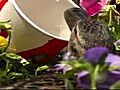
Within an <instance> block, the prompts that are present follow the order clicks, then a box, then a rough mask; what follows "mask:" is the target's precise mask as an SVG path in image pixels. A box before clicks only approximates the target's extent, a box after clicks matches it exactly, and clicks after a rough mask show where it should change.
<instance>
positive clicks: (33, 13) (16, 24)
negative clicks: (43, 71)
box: [0, 0, 78, 56]
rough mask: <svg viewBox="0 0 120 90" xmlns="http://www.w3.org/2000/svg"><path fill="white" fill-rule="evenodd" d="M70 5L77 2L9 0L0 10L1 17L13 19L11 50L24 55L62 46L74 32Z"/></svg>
mask: <svg viewBox="0 0 120 90" xmlns="http://www.w3.org/2000/svg"><path fill="white" fill-rule="evenodd" d="M71 7H78V6H77V5H76V4H75V3H74V2H73V1H72V0H8V2H7V3H6V4H5V5H4V7H3V8H2V10H1V12H0V20H11V24H12V25H13V28H14V29H13V31H12V37H11V44H10V46H9V48H8V50H9V51H11V50H16V51H15V52H16V53H20V54H22V55H23V56H24V55H25V54H26V53H30V52H31V54H33V53H35V52H34V50H36V51H37V50H39V51H37V52H38V54H39V53H40V52H41V53H43V52H45V53H50V54H51V53H52V52H54V54H55V53H56V52H58V51H60V50H61V49H63V48H64V47H65V46H66V45H67V41H68V40H69V37H70V33H71V32H70V30H69V28H68V26H67V23H66V21H65V19H64V11H65V10H66V9H68V8H71ZM46 45H47V46H46ZM48 47H49V48H48ZM44 48H45V50H43V49H44ZM55 48H57V49H55ZM55 50H57V51H55ZM28 51H29V52H28ZM21 52H22V53H21ZM28 56H29V55H28Z"/></svg>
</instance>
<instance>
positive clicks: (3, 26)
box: [0, 20, 12, 30]
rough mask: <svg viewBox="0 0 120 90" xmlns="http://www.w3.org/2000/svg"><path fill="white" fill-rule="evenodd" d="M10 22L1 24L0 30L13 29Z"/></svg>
mask: <svg viewBox="0 0 120 90" xmlns="http://www.w3.org/2000/svg"><path fill="white" fill-rule="evenodd" d="M9 22H10V20H8V21H3V22H0V29H3V30H9V29H12V25H10V24H9Z"/></svg>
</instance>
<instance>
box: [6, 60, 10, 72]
mask: <svg viewBox="0 0 120 90" xmlns="http://www.w3.org/2000/svg"><path fill="white" fill-rule="evenodd" d="M8 71H9V61H8V60H7V63H6V72H8Z"/></svg>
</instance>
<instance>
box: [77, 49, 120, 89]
mask: <svg viewBox="0 0 120 90" xmlns="http://www.w3.org/2000/svg"><path fill="white" fill-rule="evenodd" d="M103 54H107V56H106V57H105V63H106V64H107V65H109V66H110V67H120V56H118V55H115V54H112V53H109V50H108V49H107V48H106V47H94V48H90V49H88V50H87V51H86V52H85V54H84V59H85V60H86V61H88V62H90V63H95V64H98V62H99V60H100V57H101V56H102V55H103ZM88 77H89V72H87V71H82V72H79V73H78V75H77V81H78V83H79V84H80V86H82V87H85V88H90V79H89V78H88ZM96 77H97V81H96V82H97V87H98V88H109V87H110V86H111V85H112V84H114V83H115V82H117V81H118V80H120V70H119V69H118V70H114V71H106V72H104V73H103V72H102V73H101V74H98V75H97V76H96Z"/></svg>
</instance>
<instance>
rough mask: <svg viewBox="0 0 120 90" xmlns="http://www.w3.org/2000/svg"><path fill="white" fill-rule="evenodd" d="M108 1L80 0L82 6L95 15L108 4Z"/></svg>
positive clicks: (88, 12) (91, 14)
mask: <svg viewBox="0 0 120 90" xmlns="http://www.w3.org/2000/svg"><path fill="white" fill-rule="evenodd" d="M107 2H108V0H80V6H82V8H83V9H84V10H85V11H86V13H87V14H88V15H90V16H94V15H96V14H97V13H98V12H100V11H101V10H102V9H103V8H104V7H105V6H106V4H107Z"/></svg>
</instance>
